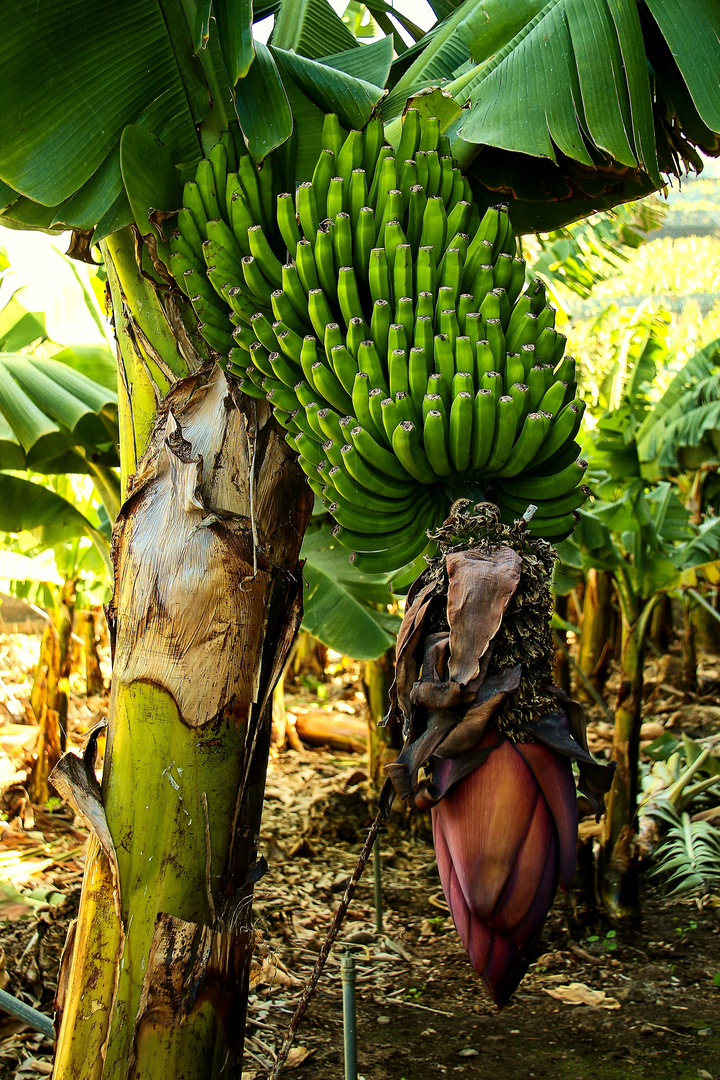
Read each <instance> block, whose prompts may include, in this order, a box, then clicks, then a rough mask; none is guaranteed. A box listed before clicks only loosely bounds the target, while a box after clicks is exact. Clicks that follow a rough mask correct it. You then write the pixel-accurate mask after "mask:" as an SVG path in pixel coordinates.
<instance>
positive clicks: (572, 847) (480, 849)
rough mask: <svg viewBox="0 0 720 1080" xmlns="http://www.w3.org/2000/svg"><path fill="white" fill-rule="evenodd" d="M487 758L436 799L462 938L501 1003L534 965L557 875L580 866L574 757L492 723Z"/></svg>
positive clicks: (443, 876) (438, 843)
mask: <svg viewBox="0 0 720 1080" xmlns="http://www.w3.org/2000/svg"><path fill="white" fill-rule="evenodd" d="M493 744H497V745H495V748H494V749H493V750H492V752H491V753H490V756H489V757H488V758H487V760H486V761H485V763H484V764H483V765H481V766H480V767H479V768H477V769H476V770H475V771H474V772H472V773H470V775H469V776H465V777H464V778H463V779H462V780H460V781H459V782H458V783H457V784H455V785H454V787H452V788H451V789H450V790H449V791H448V793H447V794H446V795H445V797H444V798H443V799H442V800H441V801H440V802H439V803H437V805H436V806H433V808H432V819H433V836H434V841H435V852H436V855H437V863H438V870H439V872H440V880H441V882H442V886H443V890H444V892H445V898H446V900H447V902H448V906H449V908H450V911H451V913H452V917H453V921H454V923H455V926H456V928H457V931H458V934H459V935H460V940H461V941H462V943H463V945H464V946H465V949H466V950H467V952H468V954H469V956H470V960H471V962H472V965H473V967H474V968H475V970H476V971H477V972H478V974H479V975H481V976H482V978H483V981H484V982H485V985H486V987H487V989H488V991H489V992H490V995H491V996H492V999H493V1001H494V1002H495V1004H496V1005H498V1006H499V1007H500V1008H502V1007H503V1006H504V1005H505V1004H507V1002H508V1000H509V998H510V996H511V995H512V993H513V991H514V990H515V988H516V987H517V985H518V983H519V982H520V980H521V979H522V977H523V975H524V974H525V972H526V970H527V968H528V965H529V963H530V962H531V960H532V958H533V955H534V950H535V947H536V945H537V943H538V940H539V938H540V934H541V932H542V928H543V925H544V923H545V919H546V916H547V913H548V910H549V909H550V905H551V904H552V901H553V897H554V895H555V891H556V889H557V886H558V884H560V886H561V887H562V888H563V889H567V887H568V886H569V884H570V882H571V881H572V877H573V873H574V870H575V855H576V838H577V797H576V793H575V781H574V779H573V774H572V766H571V762H570V759H569V758H567V757H563V756H561V755H560V754H557V753H556V752H555V751H554V750H552V749H550V747H548V746H544V745H543V744H542V743H530V742H525V743H513V742H512V741H511V740H510V739H508V738H507V737H505V736H503V735H498V733H497V731H495V730H491V731H488V732H487V734H486V735H485V737H484V738H483V740H482V742H481V743H480V744H479V748H486V747H489V746H491V745H493Z"/></svg>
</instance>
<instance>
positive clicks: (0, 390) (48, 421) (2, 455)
mask: <svg viewBox="0 0 720 1080" xmlns="http://www.w3.org/2000/svg"><path fill="white" fill-rule="evenodd" d="M116 415H117V392H116V391H114V390H111V389H108V388H106V387H104V386H101V385H99V384H98V383H96V382H93V380H92V379H89V378H87V377H86V376H85V375H83V374H81V372H79V371H75V370H73V368H72V367H70V366H68V365H67V364H65V363H59V362H58V361H56V360H50V359H46V358H42V359H38V358H34V357H29V356H24V355H16V354H8V353H3V354H0V468H4V469H22V468H33V469H36V470H37V471H41V472H51V471H56V469H57V464H58V463H57V460H56V459H58V458H60V456H61V455H64V454H66V453H67V452H68V451H71V450H72V449H73V447H75V446H78V445H79V446H81V447H84V448H85V449H86V450H87V451H88V452H89V453H91V454H93V455H95V457H96V460H97V461H98V463H102V464H106V465H116V464H117V453H116V450H115V445H114V438H113V435H112V434H111V432H112V431H113V430H114V428H115V426H116V423H117V421H116ZM78 465H79V466H80V467H79V468H78V469H76V471H82V472H84V471H86V469H87V466H85V467H84V468H83V466H82V460H81V459H78Z"/></svg>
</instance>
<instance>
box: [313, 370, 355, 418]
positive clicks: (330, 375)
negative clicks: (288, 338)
mask: <svg viewBox="0 0 720 1080" xmlns="http://www.w3.org/2000/svg"><path fill="white" fill-rule="evenodd" d="M311 374H312V382H313V385H314V386H315V387H316V388H317V391H318V393H320V394H322V396H323V397H324V398H325V400H326V401H329V402H330V404H331V405H332V406H333V408H335V409H339V410H340V412H341V413H348V412H350V409H351V408H352V398H351V397H350V395H349V394H348V392H347V390H346V389H345V387H344V386H343V385H342V383H341V382H340V380H339V379H338V377H337V375H336V374H335V372H334V371H331V369H330V368H329V367H327V366H326V365H325V364H323V363H322V361H321V360H318V362H317V363H316V364H313V366H312V369H311Z"/></svg>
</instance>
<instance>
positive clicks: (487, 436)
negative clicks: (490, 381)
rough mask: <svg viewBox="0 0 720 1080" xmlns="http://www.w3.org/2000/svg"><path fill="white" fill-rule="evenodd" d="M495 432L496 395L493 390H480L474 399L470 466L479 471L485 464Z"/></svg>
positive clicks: (474, 470)
mask: <svg viewBox="0 0 720 1080" xmlns="http://www.w3.org/2000/svg"><path fill="white" fill-rule="evenodd" d="M494 433H495V396H494V394H493V392H492V390H486V389H481V390H478V392H477V394H476V395H475V400H474V401H473V417H472V441H471V444H470V468H471V470H472V472H474V473H479V472H480V471H481V470H482V469H483V468H484V466H485V464H486V462H487V460H488V458H489V457H490V451H491V449H492V444H493V435H494Z"/></svg>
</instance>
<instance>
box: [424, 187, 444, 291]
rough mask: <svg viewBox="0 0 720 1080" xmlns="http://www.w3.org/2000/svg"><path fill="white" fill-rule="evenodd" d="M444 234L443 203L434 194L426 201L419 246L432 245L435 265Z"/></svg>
mask: <svg viewBox="0 0 720 1080" xmlns="http://www.w3.org/2000/svg"><path fill="white" fill-rule="evenodd" d="M446 235H447V215H446V214H445V204H444V203H443V201H442V199H441V198H439V196H437V195H436V196H433V197H431V198H429V199H428V201H427V205H426V207H425V212H424V214H423V223H422V231H421V233H420V248H423V247H432V249H433V259H434V261H435V266H437V264H438V263H439V262H440V259H441V257H442V254H443V248H444V245H445V238H446ZM418 254H419V252H418ZM430 291H431V290H430Z"/></svg>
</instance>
